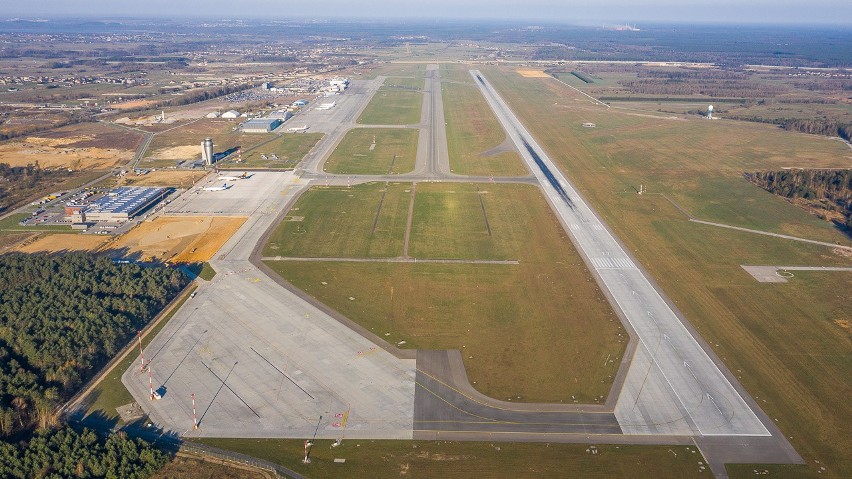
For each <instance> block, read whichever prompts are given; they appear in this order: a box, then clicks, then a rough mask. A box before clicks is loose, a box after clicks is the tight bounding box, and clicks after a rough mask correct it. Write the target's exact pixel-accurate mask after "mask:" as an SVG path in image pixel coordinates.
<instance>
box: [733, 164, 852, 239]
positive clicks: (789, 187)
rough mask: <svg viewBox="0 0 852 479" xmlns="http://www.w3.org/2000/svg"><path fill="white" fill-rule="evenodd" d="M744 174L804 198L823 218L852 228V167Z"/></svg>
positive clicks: (787, 195)
mask: <svg viewBox="0 0 852 479" xmlns="http://www.w3.org/2000/svg"><path fill="white" fill-rule="evenodd" d="M745 177H746V179H748V180H749V181H751V182H752V183H754V184H755V185H757V186H759V187H761V188H763V189H764V190H766V191H769V192H770V193H774V194H776V195H779V196H783V197H785V198H788V199H790V200H798V201H801V202H804V203H805V205H806V206H808V207H809V208H811V209H813V210H815V212H816V213H817V214H818V215H819V216H820V217H822V218H823V219H832V220H835V222H836V223H839V224H840V225H842V226H844V227H845V228H846V230H847V231H852V170H783V171H758V172H754V173H746V174H745ZM841 218H842V219H841Z"/></svg>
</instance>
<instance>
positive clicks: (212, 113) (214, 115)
mask: <svg viewBox="0 0 852 479" xmlns="http://www.w3.org/2000/svg"><path fill="white" fill-rule="evenodd" d="M205 117H206V118H219V112H218V111H211V112H210V113H208V114H207V115H205Z"/></svg>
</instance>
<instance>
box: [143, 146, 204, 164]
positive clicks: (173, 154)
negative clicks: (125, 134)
mask: <svg viewBox="0 0 852 479" xmlns="http://www.w3.org/2000/svg"><path fill="white" fill-rule="evenodd" d="M200 156H201V143H200V142H199V144H197V145H186V146H173V147H169V148H160V149H159V150H156V151H154V152H153V153H152V154H151V158H152V159H157V160H189V159H196V158H198V157H200Z"/></svg>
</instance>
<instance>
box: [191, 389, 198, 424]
mask: <svg viewBox="0 0 852 479" xmlns="http://www.w3.org/2000/svg"><path fill="white" fill-rule="evenodd" d="M192 428H193V429H198V415H196V414H195V393H192Z"/></svg>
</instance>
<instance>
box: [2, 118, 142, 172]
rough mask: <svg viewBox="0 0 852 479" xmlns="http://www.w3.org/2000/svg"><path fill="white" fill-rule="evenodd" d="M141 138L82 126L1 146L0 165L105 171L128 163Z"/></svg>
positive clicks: (121, 132)
mask: <svg viewBox="0 0 852 479" xmlns="http://www.w3.org/2000/svg"><path fill="white" fill-rule="evenodd" d="M141 138H142V135H138V134H135V133H133V132H128V131H119V130H117V129H113V128H110V127H108V126H105V125H101V124H97V123H82V124H79V125H71V126H68V127H64V128H59V129H56V130H53V131H49V132H42V133H39V134H38V135H37V136H29V137H26V138H24V139H21V140H15V141H10V142H7V143H4V144H0V162H2V163H8V164H9V165H12V166H26V165H28V164H35V163H36V162H37V163H38V164H39V165H41V166H42V167H43V168H56V167H63V168H71V169H75V170H79V169H87V168H91V169H104V168H111V167H112V166H114V165H116V164H117V163H119V162H122V161H128V160H130V159H131V158H132V157H133V153H134V151H135V150H136V147H137V146H138V144H139V141H140V140H141Z"/></svg>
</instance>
